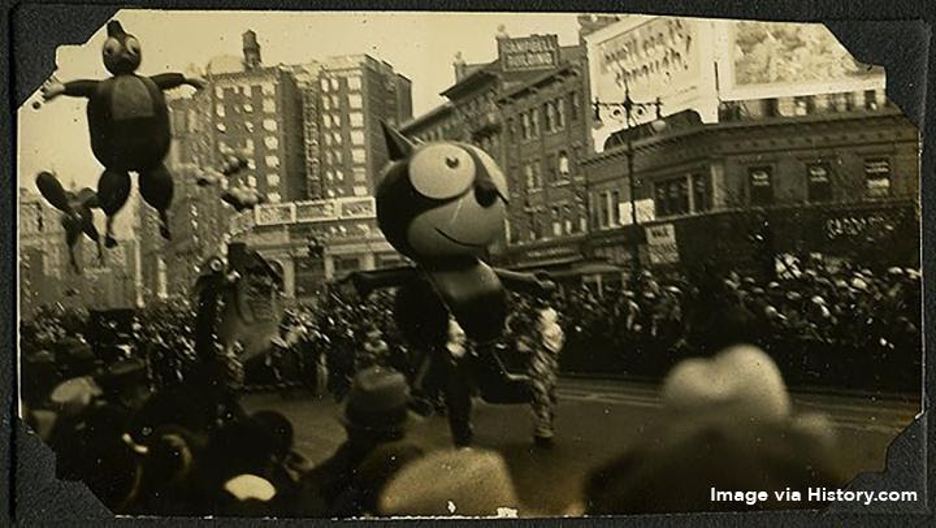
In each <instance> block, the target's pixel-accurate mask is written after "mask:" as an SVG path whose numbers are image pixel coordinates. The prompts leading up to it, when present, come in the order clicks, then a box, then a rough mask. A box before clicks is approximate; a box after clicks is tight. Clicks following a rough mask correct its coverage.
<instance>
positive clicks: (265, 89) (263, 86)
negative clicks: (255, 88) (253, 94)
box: [260, 81, 276, 95]
mask: <svg viewBox="0 0 936 528" xmlns="http://www.w3.org/2000/svg"><path fill="white" fill-rule="evenodd" d="M260 91H261V92H262V93H263V95H273V94H275V93H276V85H274V84H273V83H272V82H270V81H264V82H262V83H260Z"/></svg>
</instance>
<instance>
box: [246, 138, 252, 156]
mask: <svg viewBox="0 0 936 528" xmlns="http://www.w3.org/2000/svg"><path fill="white" fill-rule="evenodd" d="M253 151H254V142H253V140H252V139H250V138H247V139H246V140H245V141H244V152H246V153H247V154H253Z"/></svg>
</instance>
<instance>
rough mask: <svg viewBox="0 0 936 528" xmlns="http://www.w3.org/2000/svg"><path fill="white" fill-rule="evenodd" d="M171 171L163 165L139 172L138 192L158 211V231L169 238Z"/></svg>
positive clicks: (171, 191) (171, 189) (171, 190)
mask: <svg viewBox="0 0 936 528" xmlns="http://www.w3.org/2000/svg"><path fill="white" fill-rule="evenodd" d="M172 193H173V183H172V173H170V172H169V169H167V168H166V166H165V165H162V164H160V165H159V166H158V167H155V168H153V169H150V170H148V171H146V172H141V173H140V194H141V195H142V196H143V200H145V201H146V203H148V204H150V205H151V206H152V207H153V208H154V209H156V211H157V212H158V213H159V233H160V234H161V235H162V236H163V238H165V239H166V240H169V239H171V238H172V235H171V233H170V232H169V206H170V205H171V204H172Z"/></svg>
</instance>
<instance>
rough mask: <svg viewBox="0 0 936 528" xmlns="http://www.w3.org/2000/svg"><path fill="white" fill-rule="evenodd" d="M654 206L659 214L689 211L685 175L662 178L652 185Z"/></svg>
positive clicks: (678, 213)
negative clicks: (667, 178)
mask: <svg viewBox="0 0 936 528" xmlns="http://www.w3.org/2000/svg"><path fill="white" fill-rule="evenodd" d="M653 197H654V206H655V207H656V211H657V214H659V215H660V216H672V215H680V214H687V213H689V212H690V211H689V185H688V183H687V179H686V178H685V177H681V178H673V179H669V180H663V181H660V182H658V183H656V184H655V185H654V196H653Z"/></svg>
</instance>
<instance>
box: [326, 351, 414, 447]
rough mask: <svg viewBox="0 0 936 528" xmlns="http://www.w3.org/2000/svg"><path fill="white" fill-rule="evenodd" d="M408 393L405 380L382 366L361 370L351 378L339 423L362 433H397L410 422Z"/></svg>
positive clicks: (395, 372) (400, 375) (401, 375)
mask: <svg viewBox="0 0 936 528" xmlns="http://www.w3.org/2000/svg"><path fill="white" fill-rule="evenodd" d="M409 400H410V391H409V386H408V385H407V384H406V378H405V377H404V376H403V374H400V373H399V372H397V371H395V370H393V369H389V368H383V367H371V368H368V369H365V370H362V371H361V372H359V373H358V374H357V376H355V377H354V384H353V385H352V386H351V392H350V394H348V402H347V403H346V404H345V407H344V412H343V413H342V415H341V416H340V418H339V419H340V420H341V422H342V423H343V424H344V425H345V426H347V427H349V428H351V429H356V430H359V431H365V432H400V431H402V430H403V429H404V427H405V426H406V424H407V422H408V421H409V418H410V414H409V406H408V404H409Z"/></svg>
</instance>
